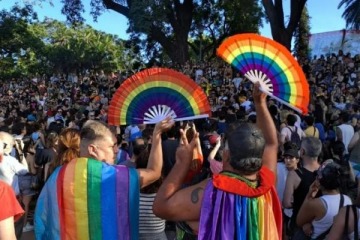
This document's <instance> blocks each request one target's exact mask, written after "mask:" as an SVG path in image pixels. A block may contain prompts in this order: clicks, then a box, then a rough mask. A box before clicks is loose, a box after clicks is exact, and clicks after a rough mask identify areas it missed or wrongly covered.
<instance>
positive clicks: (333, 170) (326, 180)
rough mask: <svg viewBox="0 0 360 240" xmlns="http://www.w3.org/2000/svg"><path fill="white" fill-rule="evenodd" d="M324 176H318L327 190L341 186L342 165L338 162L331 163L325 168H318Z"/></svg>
mask: <svg viewBox="0 0 360 240" xmlns="http://www.w3.org/2000/svg"><path fill="white" fill-rule="evenodd" d="M318 171H320V172H321V175H322V177H321V178H320V177H319V178H318V179H319V182H320V185H321V186H322V187H323V188H325V189H326V190H334V189H338V188H340V186H341V167H340V166H339V165H338V164H336V163H330V164H329V165H327V166H325V167H324V168H323V169H321V167H320V169H319V170H318ZM339 190H340V189H339Z"/></svg>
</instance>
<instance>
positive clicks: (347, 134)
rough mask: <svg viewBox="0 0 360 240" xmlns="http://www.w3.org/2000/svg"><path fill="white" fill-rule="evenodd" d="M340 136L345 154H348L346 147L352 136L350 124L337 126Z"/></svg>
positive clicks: (352, 129) (352, 131)
mask: <svg viewBox="0 0 360 240" xmlns="http://www.w3.org/2000/svg"><path fill="white" fill-rule="evenodd" d="M338 128H340V130H341V134H342V142H343V143H344V145H345V154H348V153H349V151H348V146H349V143H350V141H351V138H352V137H353V136H354V133H355V132H354V128H353V126H351V125H350V124H341V125H339V126H338Z"/></svg>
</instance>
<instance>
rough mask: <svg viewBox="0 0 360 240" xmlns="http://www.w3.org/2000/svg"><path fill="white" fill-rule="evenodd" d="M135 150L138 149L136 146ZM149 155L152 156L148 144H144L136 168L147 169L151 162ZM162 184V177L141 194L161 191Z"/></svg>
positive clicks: (145, 188) (143, 189)
mask: <svg viewBox="0 0 360 240" xmlns="http://www.w3.org/2000/svg"><path fill="white" fill-rule="evenodd" d="M138 146H140V145H138ZM135 148H136V146H134V150H135ZM134 154H135V152H134ZM149 155H150V154H149V151H148V150H147V147H146V144H143V145H142V151H141V153H140V154H139V155H138V156H137V158H136V168H147V164H148V161H149ZM162 182H163V178H162V177H160V178H159V179H158V180H157V181H155V182H154V183H152V184H150V185H149V186H146V187H144V188H142V189H141V190H140V192H141V193H156V192H157V191H158V190H159V188H160V186H161V184H162Z"/></svg>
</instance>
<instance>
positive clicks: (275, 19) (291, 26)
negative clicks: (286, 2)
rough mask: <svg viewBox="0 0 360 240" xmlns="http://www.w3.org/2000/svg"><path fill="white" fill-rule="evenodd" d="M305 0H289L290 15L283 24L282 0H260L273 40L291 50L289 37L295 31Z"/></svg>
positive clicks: (290, 37)
mask: <svg viewBox="0 0 360 240" xmlns="http://www.w3.org/2000/svg"><path fill="white" fill-rule="evenodd" d="M306 1H307V0H290V16H289V20H288V23H287V25H286V24H285V18H284V9H283V0H271V1H270V0H262V4H263V6H264V9H265V13H266V16H267V18H268V20H269V22H270V27H271V34H272V37H273V39H274V40H275V41H277V42H279V43H281V44H282V45H284V46H285V47H286V48H287V49H289V51H290V50H291V39H292V37H293V35H294V32H295V31H296V29H297V27H298V24H299V21H300V18H301V14H302V12H303V9H304V7H305V4H306Z"/></svg>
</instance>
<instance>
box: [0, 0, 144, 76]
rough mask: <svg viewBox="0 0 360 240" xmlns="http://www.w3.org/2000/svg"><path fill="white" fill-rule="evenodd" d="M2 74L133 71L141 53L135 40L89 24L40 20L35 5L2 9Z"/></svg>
mask: <svg viewBox="0 0 360 240" xmlns="http://www.w3.org/2000/svg"><path fill="white" fill-rule="evenodd" d="M0 31H1V33H2V34H1V35H0V50H1V52H0V70H1V71H0V77H2V78H9V77H17V76H21V75H24V76H28V75H35V74H41V75H42V74H48V75H50V74H52V73H53V72H61V73H69V72H77V73H81V72H85V71H90V70H100V69H101V70H104V71H105V72H112V71H116V70H122V71H131V70H133V67H134V66H135V65H138V67H139V65H140V64H139V63H140V62H141V61H140V56H139V54H138V53H136V51H134V50H135V49H134V47H133V46H132V44H131V43H128V42H126V41H124V40H121V39H119V38H118V37H117V36H114V35H110V34H107V33H104V32H101V31H96V30H94V29H93V28H91V27H90V26H88V25H84V24H78V25H76V26H69V25H66V24H65V23H62V22H59V21H56V20H52V19H45V20H44V21H43V22H38V20H37V18H36V14H34V12H33V10H32V8H31V6H25V7H24V8H19V7H18V6H15V7H14V8H13V9H12V11H11V12H7V11H1V12H0Z"/></svg>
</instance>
